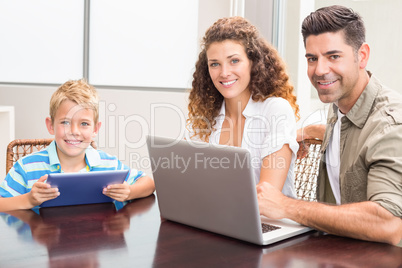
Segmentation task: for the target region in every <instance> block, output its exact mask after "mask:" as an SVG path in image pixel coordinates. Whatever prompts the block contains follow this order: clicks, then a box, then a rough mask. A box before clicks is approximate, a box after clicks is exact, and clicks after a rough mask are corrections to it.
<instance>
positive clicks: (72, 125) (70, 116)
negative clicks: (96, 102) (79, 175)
mask: <svg viewBox="0 0 402 268" xmlns="http://www.w3.org/2000/svg"><path fill="white" fill-rule="evenodd" d="M46 124H47V126H48V130H49V133H50V134H53V135H54V136H55V141H56V144H57V154H58V157H59V160H60V162H62V161H63V160H67V161H71V160H73V158H74V160H76V161H79V160H82V161H84V160H85V150H86V149H87V148H88V146H89V144H90V143H91V141H92V139H93V137H95V136H96V133H97V131H98V129H99V123H97V124H96V125H95V121H94V111H93V110H91V109H88V108H84V107H83V106H81V105H78V104H76V103H75V102H73V101H70V100H65V101H63V102H62V103H61V105H60V107H59V108H58V110H57V112H56V115H55V117H54V119H53V122H52V121H51V119H50V118H47V119H46Z"/></svg>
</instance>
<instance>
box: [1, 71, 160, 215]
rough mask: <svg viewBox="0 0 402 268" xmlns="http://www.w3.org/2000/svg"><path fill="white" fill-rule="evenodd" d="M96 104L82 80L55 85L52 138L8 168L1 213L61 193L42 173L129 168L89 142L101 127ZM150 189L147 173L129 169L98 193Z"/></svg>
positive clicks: (119, 196)
mask: <svg viewBox="0 0 402 268" xmlns="http://www.w3.org/2000/svg"><path fill="white" fill-rule="evenodd" d="M98 103H99V97H98V93H97V91H96V90H95V88H94V87H92V86H91V85H89V84H88V83H87V82H86V81H85V80H82V79H81V80H76V81H67V82H66V83H64V84H63V85H62V86H60V87H59V88H58V89H57V91H56V92H55V93H54V94H53V95H52V98H51V100H50V117H47V118H46V126H47V129H48V131H49V133H50V134H52V135H54V138H55V139H54V141H53V142H52V143H51V144H50V145H49V146H48V147H47V148H46V149H45V150H43V151H40V152H36V153H33V154H31V155H28V156H26V157H24V158H21V159H20V160H18V161H17V162H16V163H15V165H14V166H13V167H12V168H11V169H10V171H9V173H8V174H7V177H6V178H5V180H4V181H3V182H2V183H1V185H0V212H1V211H9V210H16V209H30V208H33V207H36V206H40V205H41V204H42V203H43V202H44V201H47V200H50V199H54V198H57V197H58V196H59V195H60V192H59V190H58V189H57V188H51V186H50V185H49V184H47V183H46V179H47V174H50V173H60V172H91V171H102V170H122V169H129V168H128V167H127V166H125V165H124V164H122V163H121V162H120V161H119V160H118V159H117V158H116V157H115V156H111V155H108V154H106V153H105V152H103V151H101V150H95V149H94V148H93V147H92V146H91V145H90V144H91V142H92V140H93V138H94V137H95V136H96V135H97V133H98V131H99V128H100V127H101V122H99V121H98V118H99V111H98ZM154 189H155V186H154V182H153V180H152V179H151V178H150V177H148V176H145V174H144V173H143V172H141V171H137V170H135V169H131V170H130V174H129V175H128V177H127V178H126V181H125V182H124V183H123V184H114V185H109V186H108V187H106V188H105V189H103V194H105V195H107V196H109V197H111V198H113V199H115V200H117V201H127V200H131V199H135V198H140V197H145V196H148V195H150V194H151V193H152V192H153V191H154ZM1 197H2V198H1Z"/></svg>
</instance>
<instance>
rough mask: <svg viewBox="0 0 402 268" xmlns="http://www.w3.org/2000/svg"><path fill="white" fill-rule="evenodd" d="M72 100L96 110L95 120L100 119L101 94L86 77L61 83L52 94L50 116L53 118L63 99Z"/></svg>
mask: <svg viewBox="0 0 402 268" xmlns="http://www.w3.org/2000/svg"><path fill="white" fill-rule="evenodd" d="M65 100H70V101H72V102H75V103H76V104H78V105H80V106H82V107H83V108H86V109H91V110H93V111H94V122H95V124H97V123H98V120H99V95H98V92H97V91H96V89H95V88H94V87H93V86H91V85H90V84H88V83H87V81H86V80H85V79H80V80H69V81H67V82H65V83H64V84H63V85H61V86H60V87H59V88H58V89H57V90H56V91H55V92H54V93H53V95H52V97H51V99H50V105H49V113H50V118H51V119H52V123H53V120H54V118H55V116H56V112H57V110H58V109H59V107H60V105H61V104H62V102H63V101H65Z"/></svg>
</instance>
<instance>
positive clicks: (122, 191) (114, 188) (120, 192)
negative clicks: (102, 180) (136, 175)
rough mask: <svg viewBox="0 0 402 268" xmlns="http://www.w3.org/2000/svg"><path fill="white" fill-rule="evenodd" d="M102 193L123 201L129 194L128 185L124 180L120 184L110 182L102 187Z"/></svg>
mask: <svg viewBox="0 0 402 268" xmlns="http://www.w3.org/2000/svg"><path fill="white" fill-rule="evenodd" d="M103 194H104V195H107V196H109V197H110V198H113V199H114V200H117V201H120V202H124V201H127V200H128V197H129V196H130V185H129V184H128V183H127V182H126V181H125V182H124V183H122V184H112V185H108V186H107V187H106V188H103Z"/></svg>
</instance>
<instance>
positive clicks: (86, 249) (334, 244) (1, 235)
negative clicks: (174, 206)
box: [0, 195, 402, 268]
mask: <svg viewBox="0 0 402 268" xmlns="http://www.w3.org/2000/svg"><path fill="white" fill-rule="evenodd" d="M0 218H1V219H0V243H1V244H0V267H7V268H11V267H35V268H36V267H113V268H120V267H387V268H391V267H402V248H399V247H395V246H390V245H386V244H380V243H371V242H364V241H358V240H354V239H349V238H342V237H336V236H332V235H324V234H321V233H318V232H310V233H307V234H304V235H300V236H297V237H295V238H292V239H288V240H286V241H283V242H280V243H276V244H273V245H270V246H265V247H261V246H257V245H253V244H249V243H246V242H242V241H238V240H235V239H232V238H228V237H224V236H221V235H216V234H213V233H209V232H205V231H202V230H199V229H195V228H192V227H188V226H185V225H181V224H177V223H174V222H170V221H165V220H161V218H160V215H159V210H158V206H157V202H156V197H155V196H154V195H152V196H150V197H147V198H144V199H140V200H136V201H134V202H131V203H129V204H127V205H126V206H125V207H123V208H122V209H120V210H117V211H116V208H115V206H114V205H113V204H96V205H85V206H72V207H59V208H46V209H41V210H40V215H39V214H37V213H35V212H34V211H32V210H27V211H13V212H10V213H1V214H0Z"/></svg>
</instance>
